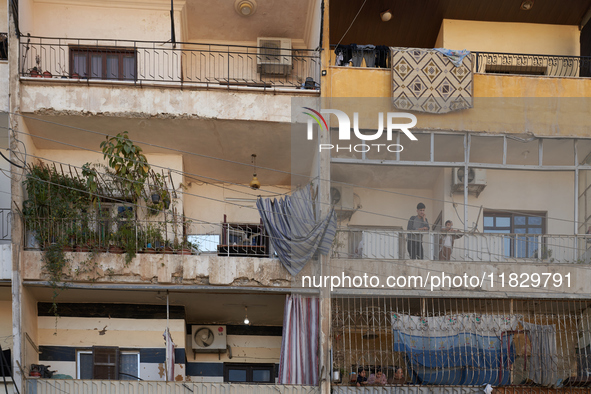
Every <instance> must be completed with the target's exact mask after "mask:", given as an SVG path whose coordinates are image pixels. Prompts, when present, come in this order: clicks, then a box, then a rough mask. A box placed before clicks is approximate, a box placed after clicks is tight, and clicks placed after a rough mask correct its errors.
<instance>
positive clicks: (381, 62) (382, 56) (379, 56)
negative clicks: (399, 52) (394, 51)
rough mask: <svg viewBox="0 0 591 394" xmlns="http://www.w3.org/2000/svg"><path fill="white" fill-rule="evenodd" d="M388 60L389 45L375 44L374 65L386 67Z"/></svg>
mask: <svg viewBox="0 0 591 394" xmlns="http://www.w3.org/2000/svg"><path fill="white" fill-rule="evenodd" d="M389 60H390V47H387V46H385V45H378V46H376V67H379V68H388V61H389Z"/></svg>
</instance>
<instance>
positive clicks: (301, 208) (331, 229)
mask: <svg viewBox="0 0 591 394" xmlns="http://www.w3.org/2000/svg"><path fill="white" fill-rule="evenodd" d="M257 208H258V210H259V214H260V215H261V219H262V220H263V224H264V225H265V228H266V229H267V232H268V233H269V238H270V240H271V244H272V245H273V249H274V250H275V251H276V252H277V255H278V256H279V260H280V261H281V263H282V264H283V266H284V267H285V268H286V269H287V270H288V271H289V273H290V274H291V275H293V276H295V275H297V274H298V273H299V272H300V271H301V270H302V268H304V266H305V265H306V263H307V262H308V261H310V259H311V258H312V257H313V256H314V255H315V254H316V253H317V252H318V253H320V254H325V255H326V254H328V252H329V251H330V246H331V245H332V241H333V239H334V236H335V234H336V230H337V220H336V216H335V214H334V209H331V210H330V212H329V214H328V215H326V216H325V217H323V218H320V214H319V212H318V209H317V207H316V206H315V204H314V201H313V199H312V193H311V191H310V188H309V187H305V188H303V189H300V190H297V191H295V192H293V193H292V195H291V196H286V197H285V198H284V199H282V200H279V201H278V200H277V199H274V200H273V201H271V199H269V198H266V199H264V200H263V199H262V198H259V199H258V200H257Z"/></svg>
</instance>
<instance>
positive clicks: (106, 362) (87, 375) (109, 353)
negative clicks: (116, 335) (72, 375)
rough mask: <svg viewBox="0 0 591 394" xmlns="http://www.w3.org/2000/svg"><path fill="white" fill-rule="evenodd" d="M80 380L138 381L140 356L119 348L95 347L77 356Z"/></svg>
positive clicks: (137, 353)
mask: <svg viewBox="0 0 591 394" xmlns="http://www.w3.org/2000/svg"><path fill="white" fill-rule="evenodd" d="M76 362H77V375H78V377H77V378H78V379H108V380H137V379H139V371H140V354H139V352H137V351H132V350H130V351H127V350H120V349H119V348H118V347H108V346H95V347H93V348H92V350H80V351H78V353H77V355H76Z"/></svg>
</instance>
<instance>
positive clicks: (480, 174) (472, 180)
mask: <svg viewBox="0 0 591 394" xmlns="http://www.w3.org/2000/svg"><path fill="white" fill-rule="evenodd" d="M451 175H452V182H451V191H452V192H453V193H463V190H464V167H459V168H454V169H452V173H451ZM485 187H486V170H484V169H482V168H469V169H468V193H470V194H474V195H476V197H478V196H479V195H480V193H482V191H483V190H484V188H485Z"/></svg>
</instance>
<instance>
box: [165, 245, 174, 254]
mask: <svg viewBox="0 0 591 394" xmlns="http://www.w3.org/2000/svg"><path fill="white" fill-rule="evenodd" d="M162 253H164V254H173V253H174V250H172V248H171V247H170V246H167V247H165V248H164V249H163V250H162Z"/></svg>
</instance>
